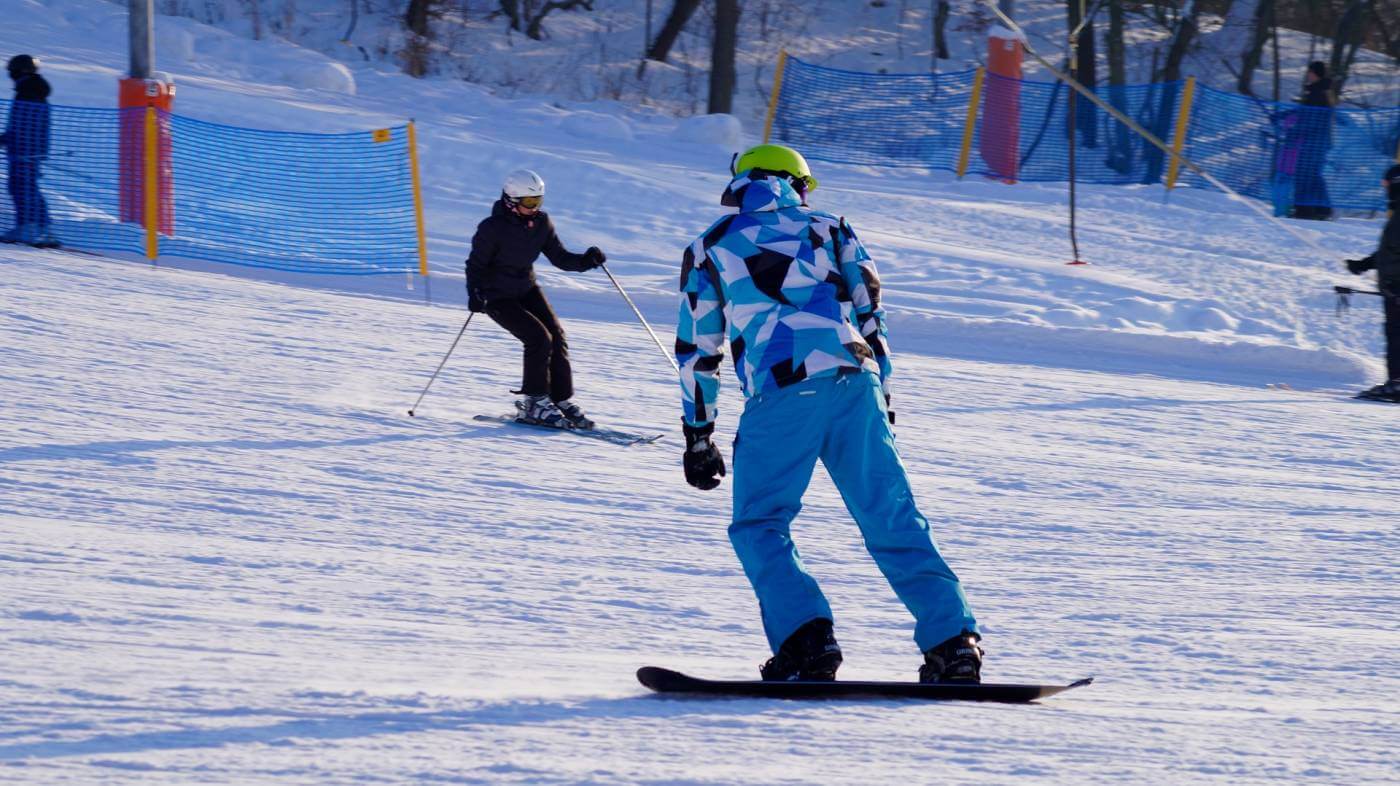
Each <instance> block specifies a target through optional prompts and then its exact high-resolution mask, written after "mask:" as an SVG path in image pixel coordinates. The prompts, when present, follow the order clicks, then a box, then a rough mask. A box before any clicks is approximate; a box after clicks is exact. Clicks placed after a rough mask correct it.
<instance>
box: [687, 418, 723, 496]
mask: <svg viewBox="0 0 1400 786" xmlns="http://www.w3.org/2000/svg"><path fill="white" fill-rule="evenodd" d="M681 428H682V429H684V430H685V456H684V457H683V458H682V460H681V463H682V464H683V465H684V466H685V482H686V483H689V484H690V485H692V486H694V487H695V488H697V489H700V490H701V491H709V490H710V489H712V488H714V487H716V486H718V485H719V479H720V478H722V477H724V456H721V455H720V454H719V448H717V447H715V443H713V442H711V441H710V435H711V434H713V433H715V424H713V423H711V424H710V425H708V426H700V427H696V426H692V425H690V424H689V423H686V422H685V421H681Z"/></svg>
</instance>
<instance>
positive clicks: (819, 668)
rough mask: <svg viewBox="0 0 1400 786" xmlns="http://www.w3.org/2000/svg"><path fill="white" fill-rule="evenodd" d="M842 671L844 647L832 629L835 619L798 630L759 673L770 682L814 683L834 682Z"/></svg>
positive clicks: (814, 621)
mask: <svg viewBox="0 0 1400 786" xmlns="http://www.w3.org/2000/svg"><path fill="white" fill-rule="evenodd" d="M839 668H841V645H839V644H837V643H836V636H835V634H833V633H832V630H831V620H828V619H814V620H812V621H811V622H809V623H807V624H806V625H803V626H802V627H800V628H798V629H797V630H796V631H795V632H794V633H793V634H792V635H791V636H788V637H787V641H784V642H783V645H782V646H781V647H779V648H778V654H777V655H774V656H773V657H771V658H769V659H768V662H767V663H765V664H763V665H762V666H761V667H760V668H759V670H758V673H759V675H760V676H762V677H763V679H764V680H767V681H770V682H772V681H777V682H786V681H789V680H814V681H818V682H831V681H832V680H834V679H836V670H837V669H839Z"/></svg>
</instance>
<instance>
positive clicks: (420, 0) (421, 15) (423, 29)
mask: <svg viewBox="0 0 1400 786" xmlns="http://www.w3.org/2000/svg"><path fill="white" fill-rule="evenodd" d="M435 5H437V0H408V10H407V11H404V14H403V23H404V27H407V28H408V29H409V32H411V33H413V34H414V35H418V36H422V37H424V38H429V37H430V35H429V30H428V16H429V15H430V14H432V12H433V7H434V6H435Z"/></svg>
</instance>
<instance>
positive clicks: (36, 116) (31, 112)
mask: <svg viewBox="0 0 1400 786" xmlns="http://www.w3.org/2000/svg"><path fill="white" fill-rule="evenodd" d="M49 92H50V91H49V83H48V81H47V80H45V79H44V78H43V77H42V76H39V75H38V74H25V75H24V76H21V77H20V78H19V79H16V80H15V100H14V103H12V104H10V116H9V117H8V118H7V119H6V120H5V131H4V133H0V143H3V145H4V147H5V153H6V155H7V156H9V157H10V158H11V159H20V160H29V161H34V160H38V159H42V158H44V157H45V156H47V155H48V154H49V104H48V100H49Z"/></svg>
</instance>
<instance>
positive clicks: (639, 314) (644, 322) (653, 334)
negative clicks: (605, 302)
mask: <svg viewBox="0 0 1400 786" xmlns="http://www.w3.org/2000/svg"><path fill="white" fill-rule="evenodd" d="M601 267H602V268H603V272H604V273H607V274H608V280H609V281H611V282H612V285H613V286H614V287H616V288H617V294H619V295H622V299H623V300H626V301H627V305H629V306H631V307H632V312H633V313H634V314H636V315H637V319H640V320H641V321H642V327H644V328H646V329H647V333H648V334H650V335H651V340H652V341H655V342H656V348H657V349H659V350H661V354H663V355H665V356H666V359H667V360H669V361H671V368H674V369H675V370H676V373H677V374H679V373H681V367H680V365H678V364H677V363H676V358H675V357H674V356H673V355H672V354H671V353H670V352H667V351H666V347H665V345H663V344H662V343H661V339H659V338H657V337H656V331H654V330H652V329H651V325H648V324H647V318H646V317H644V316H642V312H641V310H640V309H638V308H637V304H636V303H633V302H632V298H630V297H627V293H626V292H624V291H623V289H622V285H621V284H619V283H617V279H615V278H613V274H612V271H611V270H608V268H607V265H602V266H601Z"/></svg>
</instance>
